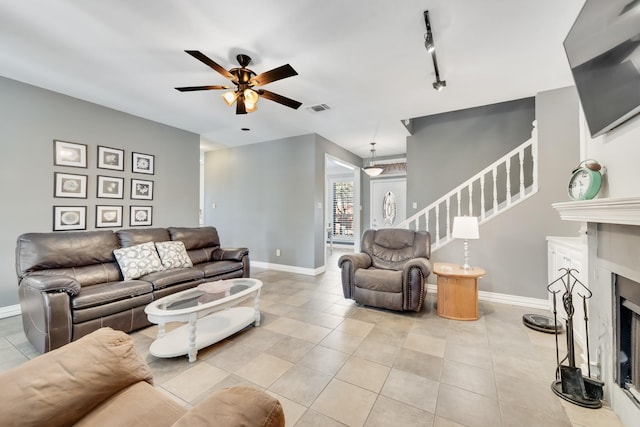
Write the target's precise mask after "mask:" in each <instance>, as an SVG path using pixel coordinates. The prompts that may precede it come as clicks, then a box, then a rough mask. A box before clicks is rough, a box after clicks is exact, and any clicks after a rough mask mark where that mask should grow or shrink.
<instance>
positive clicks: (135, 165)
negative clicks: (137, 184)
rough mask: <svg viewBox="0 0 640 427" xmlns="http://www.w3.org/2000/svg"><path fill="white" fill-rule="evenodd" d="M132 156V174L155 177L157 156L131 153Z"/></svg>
mask: <svg viewBox="0 0 640 427" xmlns="http://www.w3.org/2000/svg"><path fill="white" fill-rule="evenodd" d="M131 155H132V161H131V171H132V172H135V173H147V174H149V175H153V173H154V168H155V156H154V155H153V154H142V153H131Z"/></svg>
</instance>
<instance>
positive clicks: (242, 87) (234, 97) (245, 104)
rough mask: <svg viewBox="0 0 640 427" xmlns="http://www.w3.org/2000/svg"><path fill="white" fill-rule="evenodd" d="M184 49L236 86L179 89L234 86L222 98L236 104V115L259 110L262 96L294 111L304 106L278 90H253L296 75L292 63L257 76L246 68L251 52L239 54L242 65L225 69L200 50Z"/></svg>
mask: <svg viewBox="0 0 640 427" xmlns="http://www.w3.org/2000/svg"><path fill="white" fill-rule="evenodd" d="M185 52H187V53H188V54H189V55H191V56H193V57H194V58H196V59H197V60H199V61H201V62H203V63H204V64H206V65H208V66H209V67H211V68H213V69H214V70H216V71H217V72H218V73H220V74H222V75H223V76H224V77H226V78H228V79H229V80H231V81H232V82H233V83H234V84H235V85H236V87H235V88H233V87H230V86H222V85H210V86H186V87H177V88H176V89H177V90H179V91H180V92H192V91H197V90H224V89H232V90H230V91H228V92H225V93H224V94H222V99H224V102H226V103H227V105H228V106H232V105H233V103H234V102H235V103H236V114H247V113H251V112H253V111H255V110H257V109H258V99H259V98H260V97H263V98H265V99H268V100H271V101H275V102H277V103H279V104H282V105H285V106H287V107H290V108H293V109H294V110H297V109H298V108H299V107H300V106H301V105H302V103H301V102H298V101H294V100H293V99H290V98H287V97H285V96H282V95H278V94H277V93H273V92H270V91H268V90H264V89H254V88H256V87H259V86H264V85H266V84H267V83H271V82H275V81H276V80H282V79H286V78H287V77H293V76H297V75H298V73H297V72H296V70H294V69H293V67H292V66H291V65H289V64H286V65H282V66H280V67H278V68H274V69H273V70H270V71H266V72H264V73H261V74H257V75H256V73H254V72H253V71H251V70H250V69H248V68H247V66H248V65H249V64H250V63H251V57H249V56H248V55H243V54H240V55H237V56H236V59H237V60H238V63H239V64H240V67H239V68H232V69H230V70H226V69H224V68H222V67H221V66H220V65H218V64H217V63H216V62H214V61H213V60H212V59H211V58H209V57H207V56H206V55H205V54H203V53H202V52H200V51H197V50H185Z"/></svg>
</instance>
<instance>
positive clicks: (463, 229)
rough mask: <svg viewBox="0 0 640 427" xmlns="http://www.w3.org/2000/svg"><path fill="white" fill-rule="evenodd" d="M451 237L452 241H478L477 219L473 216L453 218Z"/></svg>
mask: <svg viewBox="0 0 640 427" xmlns="http://www.w3.org/2000/svg"><path fill="white" fill-rule="evenodd" d="M451 237H453V238H454V239H479V238H480V232H479V231H478V218H477V217H475V216H457V217H454V218H453V231H452V232H451Z"/></svg>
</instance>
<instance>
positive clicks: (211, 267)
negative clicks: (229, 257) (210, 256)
mask: <svg viewBox="0 0 640 427" xmlns="http://www.w3.org/2000/svg"><path fill="white" fill-rule="evenodd" d="M242 267H243V266H242V261H215V262H205V263H202V264H196V265H194V266H193V268H194V269H198V270H200V271H202V273H203V274H204V277H205V278H206V277H212V276H218V275H220V274H226V273H231V272H233V271H238V270H242Z"/></svg>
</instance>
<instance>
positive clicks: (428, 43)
mask: <svg viewBox="0 0 640 427" xmlns="http://www.w3.org/2000/svg"><path fill="white" fill-rule="evenodd" d="M424 48H425V49H427V53H432V52H433V51H434V50H436V45H435V44H433V36H432V35H431V31H430V30H427V33H426V34H425V35H424Z"/></svg>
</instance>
